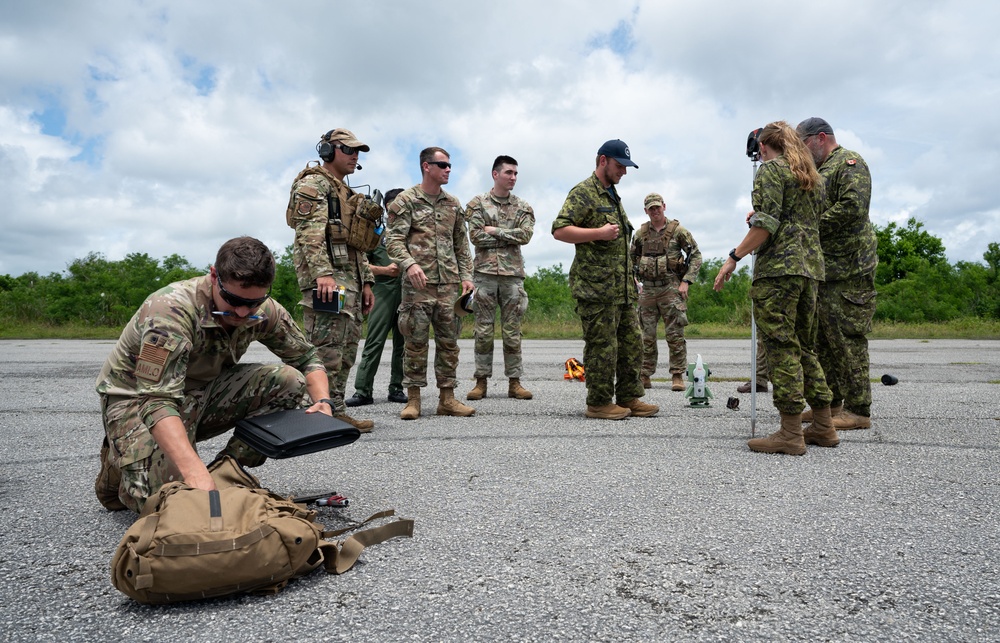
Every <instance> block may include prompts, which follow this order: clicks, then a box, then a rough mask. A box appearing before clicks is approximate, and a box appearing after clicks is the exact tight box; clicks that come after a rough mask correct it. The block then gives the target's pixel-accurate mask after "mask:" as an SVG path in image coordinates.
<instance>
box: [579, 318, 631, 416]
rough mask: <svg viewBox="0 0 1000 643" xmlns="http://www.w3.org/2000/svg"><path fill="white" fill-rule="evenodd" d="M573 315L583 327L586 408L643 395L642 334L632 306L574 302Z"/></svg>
mask: <svg viewBox="0 0 1000 643" xmlns="http://www.w3.org/2000/svg"><path fill="white" fill-rule="evenodd" d="M576 313H577V314H578V315H579V316H580V321H581V322H582V324H583V341H584V346H583V367H584V368H585V369H586V372H587V378H586V382H587V406H603V405H605V404H611V403H612V402H613V401H615V398H616V397H617V399H618V400H619V401H622V402H625V401H628V400H634V399H636V398H639V397H642V396H643V395H645V394H646V391H645V389H643V388H642V380H641V379H640V378H639V375H640V373H639V371H640V368H641V365H642V332H641V331H640V330H639V315H638V313H637V312H636V310H635V306H634V305H632V304H621V305H614V304H603V303H595V302H583V301H577V303H576Z"/></svg>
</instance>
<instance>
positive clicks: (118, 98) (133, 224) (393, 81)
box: [0, 0, 1000, 276]
mask: <svg viewBox="0 0 1000 643" xmlns="http://www.w3.org/2000/svg"><path fill="white" fill-rule="evenodd" d="M997 24H1000V3H996V2H987V1H985V0H979V1H978V2H971V1H970V2H958V1H955V2H947V1H943V2H942V1H928V0H905V1H904V0H880V1H878V2H873V1H869V0H840V1H839V2H824V1H815V2H802V1H801V0H797V1H787V0H775V1H770V0H761V1H760V2H746V1H745V0H729V1H712V0H700V1H698V2H694V1H690V0H687V1H681V0H619V1H616V2H608V1H607V0H604V1H600V2H597V1H592V0H544V1H538V0H532V1H525V0H507V1H506V2H490V3H485V2H474V1H471V0H441V1H435V0H427V1H426V2H423V3H419V2H417V1H415V0H412V1H411V0H384V1H379V0H362V1H358V2H353V3H348V2H343V1H333V0H312V1H311V2H297V1H285V2H274V1H273V0H244V1H241V2H235V1H229V2H225V1H218V2H215V1H213V2H206V1H205V0H170V1H167V0H102V1H101V2H100V3H95V2H82V1H78V2H71V1H69V0H46V1H45V2H28V1H26V0H25V1H16V0H6V1H4V2H2V3H0V224H2V231H0V274H10V275H15V276H16V275H20V274H23V273H25V272H29V271H35V272H39V273H42V274H48V273H50V272H60V271H63V270H65V268H66V266H67V265H68V264H69V263H70V262H71V261H72V260H73V259H75V258H81V257H84V256H86V254H87V253H88V252H100V253H103V254H104V255H105V256H106V257H108V258H109V259H120V258H122V257H124V256H125V255H126V254H128V253H131V252H144V253H148V254H149V255H151V256H152V257H154V258H162V257H165V256H168V255H171V254H174V253H176V254H180V255H182V256H184V257H186V258H188V259H189V260H190V261H191V262H192V263H194V264H195V265H196V266H205V265H208V264H209V263H210V262H211V261H212V259H213V258H214V255H215V251H216V249H217V248H218V246H219V245H220V244H221V243H222V242H223V241H224V240H226V239H228V238H231V237H233V236H237V235H240V234H250V235H253V236H256V237H259V238H260V239H262V240H264V241H265V242H266V243H267V244H268V245H269V246H270V247H271V248H273V249H275V250H279V251H280V250H282V249H283V248H284V247H285V246H286V245H288V244H289V243H291V240H292V231H291V230H290V229H289V228H287V227H286V226H285V222H284V210H285V206H286V203H287V199H288V189H289V186H290V183H291V180H292V179H293V178H294V176H295V174H296V172H297V171H298V170H299V169H301V168H302V167H303V166H304V165H305V164H306V162H307V161H309V160H310V159H314V158H315V156H316V154H315V149H314V146H315V144H316V142H317V140H318V139H319V136H320V135H321V134H322V133H323V132H325V131H327V130H329V129H332V128H334V127H347V128H349V129H351V130H353V131H354V132H355V133H356V134H357V135H358V137H359V138H360V139H361V140H362V141H364V142H365V143H367V144H368V145H370V146H371V152H370V153H367V154H362V158H361V163H362V165H363V166H364V169H363V170H361V171H359V172H357V173H356V174H355V175H354V176H353V177H352V181H351V182H352V184H354V185H361V184H370V185H372V186H375V187H378V188H380V189H382V191H386V190H387V189H389V188H393V187H408V186H410V185H413V184H414V183H416V182H418V180H419V170H418V164H417V153H418V152H419V150H420V149H422V148H424V147H427V146H429V145H440V146H442V147H444V148H446V149H448V150H449V151H450V152H451V154H452V161H453V162H454V170H453V172H452V175H451V183H450V184H449V185H448V186H447V188H446V189H447V190H448V191H449V192H451V193H453V194H455V195H456V196H458V197H459V198H460V199H461V200H462V201H463V202H466V201H468V200H469V199H470V198H471V197H472V196H474V195H475V194H477V193H481V192H485V191H486V190H487V189H488V188H489V187H490V185H491V180H490V172H489V171H490V166H491V164H492V161H493V158H494V157H496V156H497V155H498V154H509V155H511V156H513V157H515V158H516V159H518V161H519V163H520V180H519V183H518V185H517V188H516V190H515V191H516V192H517V193H518V194H520V195H521V196H522V197H523V198H525V199H527V200H528V201H529V202H530V203H531V204H532V205H533V206H534V208H535V213H536V217H537V224H536V233H535V237H534V239H533V240H532V242H531V243H530V244H529V245H528V246H527V248H526V250H525V256H526V259H527V262H528V264H529V271H533V270H534V269H535V268H537V267H540V266H550V265H553V264H555V263H560V262H561V263H562V264H563V265H564V267H565V268H567V269H568V266H569V264H570V262H571V261H572V257H573V249H572V247H571V246H569V245H566V244H563V243H560V242H557V241H555V240H553V239H552V236H551V234H550V228H551V224H552V220H553V219H554V218H555V215H556V213H557V212H558V210H559V208H560V206H561V205H562V202H563V199H564V198H565V196H566V193H567V191H568V190H569V189H570V188H571V187H572V186H573V185H575V184H576V183H578V182H579V181H580V180H582V179H583V178H585V177H587V176H588V175H589V174H590V172H591V171H592V170H593V162H594V156H595V153H596V151H597V148H598V147H599V146H600V144H601V143H602V142H604V141H605V140H607V139H612V138H621V139H623V140H624V141H626V143H628V145H629V146H630V148H631V150H632V158H633V159H634V160H635V162H636V163H637V164H638V165H639V169H637V170H633V169H630V171H629V173H628V175H627V176H626V177H625V178H624V179H623V180H622V182H621V184H620V186H619V188H620V192H621V194H622V197H623V199H624V200H625V205H626V209H627V211H628V212H629V214H630V215H631V218H632V221H633V223H634V224H635V225H638V224H639V223H641V222H642V221H644V220H645V218H646V217H645V215H644V213H643V211H642V198H643V196H644V195H645V194H646V193H648V192H650V191H657V192H660V193H661V194H663V196H664V197H665V198H666V201H667V210H668V215H670V216H673V217H676V218H678V219H680V220H681V222H682V223H683V224H684V225H685V226H687V227H688V228H689V229H690V230H691V231H692V233H693V234H694V236H695V238H696V239H697V240H698V242H699V244H700V246H701V248H702V252H703V254H704V255H705V256H706V257H722V256H724V255H725V253H726V252H727V251H728V249H729V248H731V247H732V246H734V245H735V244H736V242H738V241H739V240H740V239H741V238H742V236H743V234H744V232H745V227H744V226H743V225H742V221H743V219H744V215H745V213H746V211H747V209H748V207H749V192H750V185H751V180H752V172H753V166H752V163H751V162H750V160H749V159H747V158H746V156H745V153H744V152H745V144H746V136H747V133H748V132H749V131H750V130H752V129H753V128H755V127H758V126H761V125H764V124H765V123H767V122H769V121H773V120H779V119H784V120H787V121H789V122H790V123H792V124H793V125H794V124H796V123H798V122H799V121H800V120H802V119H804V118H807V117H809V116H822V117H824V118H826V119H827V120H828V121H829V122H830V123H831V124H832V125H833V127H834V129H835V130H836V132H837V136H838V140H839V141H840V142H841V144H843V145H845V146H846V147H848V148H851V149H854V150H857V151H858V152H860V153H861V154H862V155H863V156H864V157H865V158H866V159H867V161H868V163H869V165H870V167H871V170H872V176H873V181H874V191H873V195H872V211H871V215H872V219H873V221H874V222H875V223H877V224H879V225H884V224H886V223H888V222H890V221H896V222H900V223H903V222H905V221H906V219H907V218H909V217H911V216H914V217H917V218H918V219H919V220H920V221H922V222H924V224H925V226H926V228H927V229H928V230H929V231H930V232H931V233H932V234H934V235H936V236H938V237H940V238H942V239H943V240H944V243H945V246H946V248H947V251H948V257H949V259H950V260H951V261H958V260H967V261H980V260H982V255H983V252H984V251H985V249H986V246H987V244H988V243H989V242H990V241H997V240H1000V206H998V203H1000V180H998V179H1000V152H998V149H997V147H996V146H995V145H993V144H992V143H990V142H989V141H990V140H991V138H992V134H993V130H994V129H995V125H996V124H997V122H998V117H997V106H998V105H1000V91H998V88H1000V65H998V64H997V61H998V60H1000V44H998V43H1000V39H998V38H997V36H996V34H995V33H994V32H995V26H996V25H997ZM991 25H992V26H991Z"/></svg>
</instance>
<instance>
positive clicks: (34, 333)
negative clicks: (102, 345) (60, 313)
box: [0, 323, 122, 339]
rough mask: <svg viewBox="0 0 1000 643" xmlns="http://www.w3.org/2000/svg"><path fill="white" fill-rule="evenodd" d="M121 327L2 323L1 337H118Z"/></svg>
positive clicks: (0, 325)
mask: <svg viewBox="0 0 1000 643" xmlns="http://www.w3.org/2000/svg"><path fill="white" fill-rule="evenodd" d="M121 333H122V329H121V328H112V327H108V326H87V325H84V324H61V325H59V326H52V325H48V324H23V323H21V324H18V323H15V324H8V323H2V324H0V339H118V337H119V335H121Z"/></svg>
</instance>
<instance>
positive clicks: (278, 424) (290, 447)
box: [235, 409, 361, 458]
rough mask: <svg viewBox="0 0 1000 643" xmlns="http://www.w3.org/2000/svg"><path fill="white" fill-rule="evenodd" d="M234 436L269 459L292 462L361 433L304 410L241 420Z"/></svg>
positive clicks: (351, 438)
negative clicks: (299, 456)
mask: <svg viewBox="0 0 1000 643" xmlns="http://www.w3.org/2000/svg"><path fill="white" fill-rule="evenodd" d="M235 436H236V437H237V438H239V439H240V440H243V441H244V442H246V443H247V444H248V445H250V446H251V447H252V448H254V449H256V450H257V451H259V452H260V453H263V454H264V455H266V456H267V457H269V458H291V457H294V456H297V455H306V454H308V453H316V452H317V451H326V450H327V449H333V448H335V447H342V446H344V445H345V444H350V443H351V442H354V441H355V440H357V439H358V438H359V437H361V432H360V431H358V430H357V429H356V428H354V427H353V426H351V425H350V424H348V423H347V422H344V421H343V420H338V419H336V418H332V417H330V416H329V415H324V414H323V413H308V414H307V413H306V412H305V410H303V409H295V410H291V411H278V412H277V413H270V414H268V415H260V416H257V417H253V418H244V419H242V420H240V421H238V422H237V423H236V432H235Z"/></svg>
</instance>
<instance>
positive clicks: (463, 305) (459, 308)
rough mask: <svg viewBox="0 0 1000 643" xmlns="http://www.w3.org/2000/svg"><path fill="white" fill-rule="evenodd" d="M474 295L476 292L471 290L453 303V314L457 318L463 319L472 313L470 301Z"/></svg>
mask: <svg viewBox="0 0 1000 643" xmlns="http://www.w3.org/2000/svg"><path fill="white" fill-rule="evenodd" d="M475 295H476V290H475V288H473V289H472V290H470V291H469V292H467V293H465V294H464V295H462V296H461V297H459V298H458V300H457V301H456V302H455V314H456V315H458V316H459V317H465V316H466V315H468V314H470V313H472V300H473V299H474V298H475Z"/></svg>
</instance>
